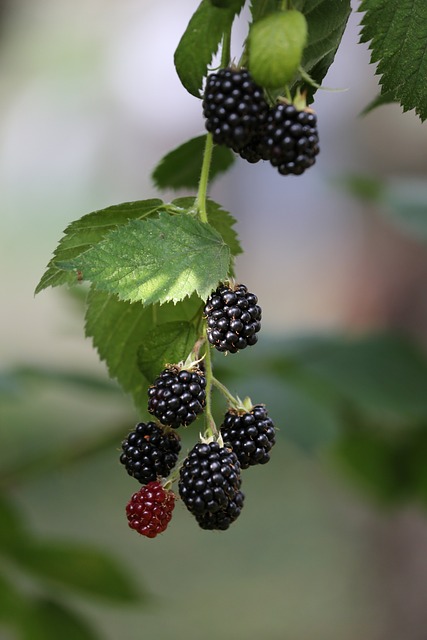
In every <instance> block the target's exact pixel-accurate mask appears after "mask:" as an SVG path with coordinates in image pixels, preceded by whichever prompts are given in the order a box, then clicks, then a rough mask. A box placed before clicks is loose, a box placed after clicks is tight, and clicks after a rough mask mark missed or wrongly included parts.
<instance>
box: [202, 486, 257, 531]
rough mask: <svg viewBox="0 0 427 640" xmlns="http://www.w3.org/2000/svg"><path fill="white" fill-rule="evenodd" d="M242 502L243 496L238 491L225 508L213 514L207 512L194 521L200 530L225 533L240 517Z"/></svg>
mask: <svg viewBox="0 0 427 640" xmlns="http://www.w3.org/2000/svg"><path fill="white" fill-rule="evenodd" d="M244 500H245V494H244V493H242V492H241V491H238V492H237V493H236V495H235V496H234V498H233V500H230V501H229V503H228V504H227V506H226V507H224V508H223V509H220V510H219V511H215V513H210V512H209V511H208V512H206V513H204V514H203V515H202V516H196V520H197V522H198V524H199V526H200V527H201V528H202V529H210V530H213V529H216V530H220V531H225V530H226V529H228V527H229V526H230V524H233V522H234V521H235V520H237V518H238V517H239V516H240V513H241V511H242V508H243V502H244Z"/></svg>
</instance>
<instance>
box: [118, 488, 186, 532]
mask: <svg viewBox="0 0 427 640" xmlns="http://www.w3.org/2000/svg"><path fill="white" fill-rule="evenodd" d="M174 508H175V495H174V493H173V491H170V490H168V489H165V488H164V487H162V485H161V484H160V483H159V482H150V483H149V484H147V485H146V486H145V487H141V489H140V490H139V491H137V492H136V493H134V494H133V496H132V497H131V499H130V500H129V502H128V504H127V505H126V516H127V519H128V524H129V527H130V528H131V529H134V530H135V531H137V532H138V533H140V534H141V535H142V536H146V537H147V538H155V537H156V536H157V535H158V534H159V533H162V532H163V531H165V529H166V527H167V526H168V524H169V522H170V520H171V518H172V511H173V510H174Z"/></svg>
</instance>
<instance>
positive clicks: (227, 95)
mask: <svg viewBox="0 0 427 640" xmlns="http://www.w3.org/2000/svg"><path fill="white" fill-rule="evenodd" d="M267 112H268V104H267V102H266V100H265V98H264V93H263V90H262V88H261V87H259V86H258V85H257V84H256V83H255V82H254V81H253V80H252V78H251V76H250V74H249V72H248V71H246V70H245V69H231V68H225V69H220V70H219V71H218V72H217V73H212V74H211V75H210V76H209V77H208V79H207V82H206V88H205V95H204V99H203V115H204V116H205V118H206V129H207V130H208V131H210V132H211V133H212V137H213V141H214V142H215V143H216V144H222V145H226V146H227V147H230V148H231V149H233V151H236V152H239V151H240V150H241V149H242V148H244V147H245V146H246V145H248V144H249V142H250V141H251V139H252V138H253V137H254V134H255V133H256V131H257V130H258V128H259V127H260V126H261V124H262V123H263V122H264V121H265V120H266V117H267Z"/></svg>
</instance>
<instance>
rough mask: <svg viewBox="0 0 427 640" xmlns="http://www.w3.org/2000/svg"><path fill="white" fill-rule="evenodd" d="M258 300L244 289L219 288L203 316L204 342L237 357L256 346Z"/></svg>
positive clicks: (240, 285)
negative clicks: (205, 335)
mask: <svg viewBox="0 0 427 640" xmlns="http://www.w3.org/2000/svg"><path fill="white" fill-rule="evenodd" d="M257 302H258V298H257V297H256V295H254V294H253V293H249V292H248V290H247V288H246V287H245V285H243V284H238V285H236V287H235V288H234V289H231V288H230V287H229V286H227V285H225V284H222V285H220V286H219V287H218V288H217V290H216V291H215V292H214V293H213V294H212V295H211V296H210V297H209V298H208V300H207V302H206V305H205V309H204V315H205V317H206V320H207V335H208V340H209V342H210V343H211V344H213V345H214V346H215V348H216V349H218V351H229V352H230V353H237V351H239V350H240V349H245V348H246V347H247V346H252V345H254V344H256V342H258V336H257V335H256V334H257V333H258V331H259V330H260V329H261V307H259V306H258V304H257Z"/></svg>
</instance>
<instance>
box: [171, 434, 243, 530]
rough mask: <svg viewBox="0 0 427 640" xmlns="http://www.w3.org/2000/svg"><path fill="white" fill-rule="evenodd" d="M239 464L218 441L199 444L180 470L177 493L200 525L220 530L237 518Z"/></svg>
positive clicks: (238, 506) (241, 498)
mask: <svg viewBox="0 0 427 640" xmlns="http://www.w3.org/2000/svg"><path fill="white" fill-rule="evenodd" d="M240 486H241V477H240V464H239V461H238V459H237V457H236V455H235V454H234V453H233V452H232V451H231V449H228V448H226V447H220V445H219V444H218V442H210V443H209V444H205V443H200V442H199V443H198V444H196V445H195V446H194V447H193V449H192V450H191V451H190V453H189V455H188V457H187V458H186V459H185V460H184V464H183V466H182V468H181V471H180V478H179V483H178V489H179V494H180V496H181V498H182V500H183V502H184V504H185V506H186V507H187V509H188V510H189V511H190V513H192V514H193V515H194V516H195V517H196V520H197V521H198V523H199V524H200V526H202V527H203V528H212V529H213V528H220V526H219V525H221V526H222V527H223V526H225V523H226V522H227V521H228V525H227V526H229V525H230V524H231V522H232V521H233V519H235V518H237V516H238V515H239V513H240V511H239V513H237V511H238V510H239V509H241V506H242V504H243V497H242V496H241V495H240V493H241V492H240Z"/></svg>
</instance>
